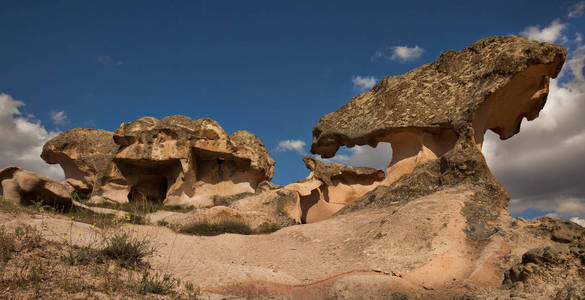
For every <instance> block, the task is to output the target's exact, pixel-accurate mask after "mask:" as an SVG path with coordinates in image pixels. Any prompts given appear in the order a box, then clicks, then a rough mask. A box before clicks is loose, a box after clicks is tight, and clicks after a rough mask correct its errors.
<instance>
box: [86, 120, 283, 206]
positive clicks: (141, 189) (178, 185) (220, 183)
mask: <svg viewBox="0 0 585 300" xmlns="http://www.w3.org/2000/svg"><path fill="white" fill-rule="evenodd" d="M113 140H114V142H115V143H116V145H117V146H118V147H119V149H118V151H117V152H116V154H115V156H114V158H113V160H112V163H111V164H110V165H109V168H108V169H107V171H106V172H104V175H103V177H102V178H101V184H100V185H99V186H96V188H94V191H93V194H92V200H93V201H114V202H118V203H124V202H128V201H134V200H148V201H153V202H164V204H165V205H184V206H196V207H211V206H213V197H214V196H229V195H234V194H239V193H246V192H247V193H253V192H255V190H256V187H257V186H258V184H259V183H260V182H262V181H264V180H270V179H271V178H272V175H273V173H274V161H273V160H272V159H271V158H270V156H268V151H267V150H266V148H265V147H264V144H263V143H262V142H261V141H260V140H259V139H258V138H257V137H256V136H255V135H253V134H251V133H249V132H247V131H244V130H240V131H236V132H234V133H232V134H231V135H230V136H228V135H227V133H226V132H225V131H224V130H223V129H222V128H221V126H219V124H218V123H217V122H215V121H213V120H211V119H199V120H192V119H190V118H188V117H185V116H171V117H166V118H163V119H161V120H157V119H155V118H151V117H144V118H141V119H138V120H136V121H133V122H129V123H123V124H121V125H120V126H119V127H118V129H117V130H116V132H115V133H114V135H113Z"/></svg>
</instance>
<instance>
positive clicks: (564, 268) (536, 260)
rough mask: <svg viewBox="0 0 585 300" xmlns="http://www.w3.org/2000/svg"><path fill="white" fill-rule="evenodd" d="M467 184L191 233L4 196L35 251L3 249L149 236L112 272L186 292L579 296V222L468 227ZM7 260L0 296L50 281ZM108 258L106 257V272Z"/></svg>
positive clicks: (95, 288) (10, 221) (583, 255)
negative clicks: (294, 220) (251, 229)
mask: <svg viewBox="0 0 585 300" xmlns="http://www.w3.org/2000/svg"><path fill="white" fill-rule="evenodd" d="M473 195H474V193H473V191H469V190H467V191H466V190H460V189H447V190H443V191H440V192H437V193H434V194H431V195H428V196H425V197H422V198H419V199H414V200H412V201H408V202H406V203H396V204H395V205H390V206H388V207H386V208H384V209H379V208H378V209H364V210H359V211H357V212H353V213H349V214H345V215H340V216H335V217H333V218H330V219H327V220H325V221H322V222H318V223H313V224H304V225H296V226H290V227H287V228H283V229H281V230H278V231H276V232H274V233H270V234H259V235H254V234H253V235H242V234H229V233H227V234H220V235H217V236H193V235H186V234H181V233H177V232H175V231H173V230H172V229H170V228H168V227H166V226H161V225H153V224H150V225H147V224H144V225H137V224H131V222H129V221H128V220H129V219H125V218H123V219H120V220H118V221H115V222H113V223H112V222H110V223H109V224H107V225H106V226H102V227H104V228H99V226H94V225H93V224H88V223H89V222H91V221H92V219H91V218H85V219H83V220H80V221H84V222H87V223H83V222H78V221H77V220H75V216H74V215H75V214H72V215H73V216H74V217H73V220H72V218H71V217H70V216H69V214H71V213H69V214H66V215H63V214H56V213H50V212H38V211H35V209H34V208H27V209H23V208H15V207H13V208H12V209H6V208H4V209H3V211H2V213H0V222H1V224H2V225H1V226H2V228H5V230H6V231H8V232H10V231H14V230H15V229H17V228H21V227H24V226H30V227H32V228H35V229H36V230H37V231H38V233H39V235H40V237H41V238H42V242H41V243H40V246H39V249H40V250H34V251H30V252H28V254H26V253H22V251H21V252H16V253H14V255H13V256H15V257H20V256H21V255H29V256H30V257H33V258H34V259H49V260H52V261H53V262H46V263H43V264H41V265H55V266H58V265H61V267H63V268H64V267H65V266H66V263H65V262H64V261H62V260H60V258H59V257H60V256H62V255H65V254H67V251H68V249H70V246H71V245H76V246H80V247H84V246H91V247H92V248H96V249H97V248H99V245H100V244H101V243H103V239H102V237H103V236H110V235H112V234H115V233H116V232H120V231H123V232H128V233H129V234H130V236H132V237H133V238H135V239H136V240H140V241H142V240H148V241H151V242H152V246H153V248H154V249H155V250H156V251H155V253H154V254H153V255H152V256H151V257H149V258H147V259H146V261H147V262H148V265H149V268H148V269H140V270H138V271H136V270H131V269H130V270H128V269H124V268H123V267H118V271H116V272H123V273H125V274H126V273H128V274H130V273H132V274H134V275H125V276H126V277H128V276H134V277H135V280H138V277H140V276H142V275H141V274H143V273H144V272H145V271H144V270H148V271H149V272H150V273H152V274H170V275H171V276H172V277H173V278H177V279H180V280H181V281H182V282H191V283H193V285H194V286H195V287H198V288H199V289H200V294H199V295H198V296H197V297H201V298H203V299H215V298H217V299H222V298H223V297H236V298H237V297H243V298H248V299H250V298H252V299H255V298H268V297H275V296H277V297H282V298H286V299H316V298H337V299H380V298H395V299H427V298H434V299H437V298H444V299H451V298H458V297H461V298H465V297H468V298H469V297H471V298H473V297H478V298H484V297H485V298H494V299H496V298H501V299H506V298H510V297H520V298H532V299H534V298H535V297H536V298H540V299H550V298H555V297H559V299H573V298H574V299H579V297H583V295H584V294H583V293H584V292H585V289H584V286H583V284H582V283H583V280H584V278H585V267H584V265H583V264H584V260H585V252H584V251H585V247H584V246H585V244H583V236H584V235H585V229H584V228H582V227H580V226H578V225H576V224H573V223H571V222H568V221H561V220H555V219H548V218H545V219H539V220H534V221H526V220H523V219H515V218H512V217H510V216H509V215H508V214H507V213H506V212H505V211H502V212H500V214H499V215H496V214H493V217H490V218H491V221H490V222H491V224H489V225H485V224H483V225H481V226H482V227H481V228H480V227H477V228H476V229H473V227H474V226H477V224H476V223H474V219H473V218H478V215H481V213H482V212H481V209H478V208H473V207H471V208H470V207H469V203H472V202H470V201H471V200H472V199H473ZM94 217H96V218H97V216H94ZM78 218H80V217H78ZM95 220H97V219H94V221H95ZM96 222H97V221H96ZM94 223H95V222H94ZM482 228H483V229H486V228H487V229H489V228H491V229H494V230H493V231H490V234H489V236H483V237H482V239H480V240H476V241H470V239H469V238H468V235H469V234H474V232H477V231H478V230H480V229H482ZM491 229H490V230H491ZM20 260H22V258H17V261H20ZM11 262H12V259H9V260H8V261H7V263H5V267H4V268H2V270H3V274H2V275H3V278H5V279H4V280H3V281H2V287H0V291H1V292H0V293H2V295H5V296H6V297H8V298H17V296H18V295H21V293H23V294H22V295H27V296H31V297H32V296H34V293H35V292H34V291H35V289H40V290H42V291H45V292H47V291H49V290H50V291H53V290H54V289H55V287H54V286H55V283H54V282H52V281H51V280H48V279H40V280H39V281H38V282H37V283H35V284H37V285H38V286H37V287H34V286H33V285H30V286H29V287H28V288H24V289H20V288H17V289H16V290H12V287H13V286H14V283H11V282H9V281H6V278H7V277H11V276H10V274H12V273H11V272H16V271H14V270H13V269H11V268H14V267H6V266H10V265H11ZM115 266H116V262H115V261H113V262H112V264H111V266H110V268H112V272H114V271H115V270H116V267H115ZM100 267H101V268H105V267H104V265H97V266H95V267H94V268H95V269H94V271H95V272H94V273H92V274H97V275H92V276H89V277H90V278H93V279H87V276H86V275H87V274H89V273H91V272H92V270H85V269H84V268H86V269H87V268H90V267H87V266H85V267H77V269H76V271H75V272H77V273H75V272H73V271H63V272H70V273H71V272H73V273H71V276H73V277H74V278H72V280H74V281H76V282H77V284H78V285H80V286H81V287H77V288H74V289H67V288H63V289H61V290H60V291H61V292H60V293H61V294H59V293H57V292H55V293H49V294H47V295H54V296H55V297H57V296H56V295H58V294H59V295H63V294H65V295H67V296H68V297H77V296H79V295H84V296H85V295H92V297H97V298H100V297H102V296H103V297H106V296H107V295H108V292H112V293H114V294H115V293H117V291H111V290H110V291H108V290H107V289H104V288H103V285H104V284H105V283H103V282H104V280H108V279H107V276H110V275H107V274H106V275H104V274H102V273H96V272H97V271H98V270H99V269H100ZM68 268H71V267H68ZM57 269H58V268H57ZM90 269H91V268H90ZM55 272H59V271H55ZM84 272H85V273H84ZM67 274H69V273H67ZM84 274H86V275H84ZM108 274H109V273H108ZM59 277H60V276H59ZM80 278H83V280H82V281H80V280H81V279H80ZM120 278H125V277H124V276H122V275H120ZM88 280H89V281H88ZM127 280H130V279H127ZM100 282H102V283H100ZM100 284H101V286H100ZM133 286H134V285H133V284H129V285H128V284H126V285H123V284H122V287H120V288H119V289H120V291H125V292H124V293H126V295H133V296H136V297H142V295H141V294H139V293H136V292H135V290H133V288H132V287H133ZM31 289H32V291H31ZM31 293H32V294H31ZM124 293H122V294H116V295H123V294H124ZM132 293H134V294H132ZM187 294H188V293H187V291H186V290H185V287H184V286H177V287H175V290H174V291H173V292H172V293H171V292H170V291H169V292H167V295H166V296H165V297H186V296H187ZM571 295H572V296H573V298H570V297H569V296H571ZM150 296H153V297H154V296H155V295H154V294H152V295H150ZM404 297H406V298H404ZM567 297H569V298H567ZM575 297H577V298H575ZM82 298H83V297H82ZM106 298H107V297H106Z"/></svg>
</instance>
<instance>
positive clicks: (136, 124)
mask: <svg viewBox="0 0 585 300" xmlns="http://www.w3.org/2000/svg"><path fill="white" fill-rule="evenodd" d="M113 138H114V141H115V142H116V144H118V145H120V151H119V152H118V154H117V155H116V159H136V160H167V159H181V158H185V157H187V156H188V155H187V153H188V151H191V150H193V151H195V152H196V153H197V155H198V156H208V157H217V158H222V159H244V160H247V161H249V162H250V168H251V169H254V170H258V171H261V172H262V173H263V174H264V177H265V178H266V179H267V180H270V179H272V176H273V174H274V160H273V159H272V158H271V157H270V156H269V155H268V150H267V149H266V147H265V146H264V144H263V143H262V141H260V139H258V137H256V136H255V135H254V134H252V133H250V132H248V131H245V130H239V131H236V132H234V133H232V134H231V135H229V136H228V134H227V133H226V132H225V131H224V130H223V128H222V127H221V126H220V125H219V123H217V122H216V121H214V120H212V119H209V118H202V119H198V120H193V119H191V118H189V117H186V116H182V115H175V116H169V117H165V118H163V119H160V120H158V119H156V118H153V117H143V118H140V119H138V120H135V121H132V122H128V123H122V124H121V125H120V126H119V127H118V129H117V130H116V132H115V134H114V137H113ZM165 142H172V143H173V144H172V146H164V147H163V146H161V145H163V143H165ZM148 145H152V146H148ZM132 146H134V147H132ZM161 147H162V148H161ZM163 148H164V149H163Z"/></svg>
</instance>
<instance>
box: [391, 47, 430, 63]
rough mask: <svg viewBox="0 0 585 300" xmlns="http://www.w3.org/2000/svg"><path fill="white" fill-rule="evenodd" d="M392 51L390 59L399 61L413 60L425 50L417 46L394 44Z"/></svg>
mask: <svg viewBox="0 0 585 300" xmlns="http://www.w3.org/2000/svg"><path fill="white" fill-rule="evenodd" d="M393 49H394V53H393V54H392V56H391V57H390V58H391V59H395V60H396V59H397V60H401V61H408V60H413V59H417V58H419V57H421V55H422V54H423V52H424V51H425V50H424V49H423V48H421V47H419V46H414V47H407V46H396V47H393Z"/></svg>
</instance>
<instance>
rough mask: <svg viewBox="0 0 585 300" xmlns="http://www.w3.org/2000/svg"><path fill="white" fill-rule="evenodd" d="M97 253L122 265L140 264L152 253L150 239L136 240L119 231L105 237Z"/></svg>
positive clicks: (132, 265) (133, 265)
mask: <svg viewBox="0 0 585 300" xmlns="http://www.w3.org/2000/svg"><path fill="white" fill-rule="evenodd" d="M99 253H100V254H101V255H103V256H104V257H107V258H111V259H113V260H116V261H118V263H119V264H120V265H121V266H123V267H135V266H142V265H143V264H144V263H145V262H144V259H145V258H147V257H149V256H151V255H152V254H153V253H154V249H153V248H152V247H151V244H150V241H148V240H138V239H137V238H133V237H130V235H128V233H127V232H124V231H121V232H118V233H116V234H114V235H112V236H110V237H107V238H105V240H104V248H102V249H101V250H100V251H99Z"/></svg>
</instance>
